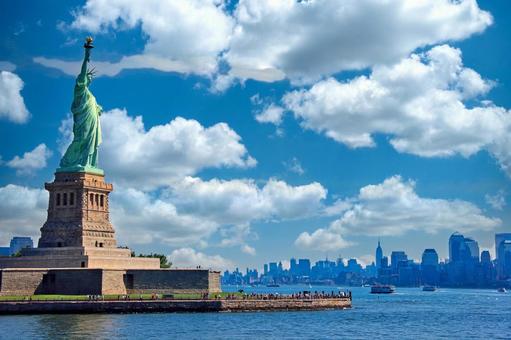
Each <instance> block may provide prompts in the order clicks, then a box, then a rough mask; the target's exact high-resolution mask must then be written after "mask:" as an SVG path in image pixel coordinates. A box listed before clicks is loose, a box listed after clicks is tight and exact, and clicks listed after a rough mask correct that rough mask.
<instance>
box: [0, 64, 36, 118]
mask: <svg viewBox="0 0 511 340" xmlns="http://www.w3.org/2000/svg"><path fill="white" fill-rule="evenodd" d="M23 85H24V83H23V80H21V78H20V77H19V76H18V75H17V74H15V73H12V72H9V71H0V118H5V119H7V120H10V121H12V122H14V123H25V122H26V121H27V120H28V118H29V117H30V112H28V110H27V107H26V106H25V101H24V100H23V97H22V96H21V90H22V89H23Z"/></svg>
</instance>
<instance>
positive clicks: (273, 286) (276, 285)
mask: <svg viewBox="0 0 511 340" xmlns="http://www.w3.org/2000/svg"><path fill="white" fill-rule="evenodd" d="M266 287H270V288H275V287H280V285H279V284H276V283H269V284H267V285H266Z"/></svg>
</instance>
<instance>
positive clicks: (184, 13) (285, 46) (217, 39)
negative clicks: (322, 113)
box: [34, 0, 493, 92]
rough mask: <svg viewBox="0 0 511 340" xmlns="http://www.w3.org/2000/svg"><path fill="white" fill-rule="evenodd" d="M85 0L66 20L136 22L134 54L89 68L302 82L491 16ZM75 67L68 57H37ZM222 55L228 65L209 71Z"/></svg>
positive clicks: (399, 53) (349, 5)
mask: <svg viewBox="0 0 511 340" xmlns="http://www.w3.org/2000/svg"><path fill="white" fill-rule="evenodd" d="M227 4H228V2H227V1H223V0H189V1H179V0H169V1H158V0H148V1H144V2H136V1H129V0H112V1H102V0H88V1H87V2H86V3H85V5H84V6H82V7H81V8H79V9H78V10H76V11H74V12H73V15H74V20H73V21H72V22H71V23H70V24H69V25H65V26H66V28H71V29H78V30H84V31H88V32H94V33H97V34H101V33H105V32H109V31H123V30H132V29H136V28H140V30H141V31H142V33H143V35H144V37H146V41H145V43H144V47H143V51H142V52H141V53H139V54H134V55H127V56H123V57H122V58H121V59H120V60H119V61H115V62H112V61H105V62H98V63H97V69H98V74H100V75H101V74H103V75H116V74H118V73H119V72H120V71H121V70H123V69H130V68H154V69H157V70H161V71H167V72H168V71H175V72H180V73H185V74H187V73H195V74H200V75H204V76H207V77H209V78H211V79H213V86H212V90H213V91H216V92H222V91H224V90H225V89H226V88H227V87H229V86H230V85H231V84H233V83H234V82H235V80H236V78H238V79H239V80H241V81H242V82H243V81H244V80H245V79H255V80H260V81H268V82H271V81H276V80H281V79H284V78H289V79H291V81H292V82H294V83H304V82H305V83H310V82H312V81H316V80H318V79H320V78H322V77H326V76H330V75H332V74H335V73H338V72H340V71H343V70H358V69H363V68H367V67H372V66H373V65H380V64H388V63H393V62H395V61H396V60H399V59H400V58H403V57H405V56H407V55H408V54H409V53H411V52H413V51H414V50H416V49H417V48H421V47H425V46H430V45H435V44H438V43H442V42H447V41H452V40H463V39H466V38H468V37H470V36H471V35H473V34H477V33H480V32H483V31H484V30H485V29H486V27H488V26H489V25H491V24H492V22H493V19H492V17H491V15H490V14H489V13H488V12H486V11H483V10H481V9H480V8H479V6H478V5H477V2H476V1H475V0H459V1H451V0H423V1H412V0H394V1H374V0H357V1H355V0H323V1H296V0H279V1H274V0H240V1H239V2H238V3H237V4H236V5H235V8H234V10H233V11H232V12H230V11H229V10H228V9H227V8H226V7H227ZM34 60H35V61H36V62H39V63H41V64H43V65H45V66H48V67H55V68H59V69H61V70H63V71H64V72H66V73H69V74H76V71H75V70H78V68H77V67H78V64H77V63H69V62H65V61H62V60H59V59H47V58H44V57H38V58H36V59H34ZM219 62H225V63H226V65H227V66H228V69H229V71H227V72H228V73H225V72H222V73H219V72H218V70H219V67H218V64H219Z"/></svg>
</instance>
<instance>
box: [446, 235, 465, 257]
mask: <svg viewBox="0 0 511 340" xmlns="http://www.w3.org/2000/svg"><path fill="white" fill-rule="evenodd" d="M464 243H465V237H463V235H461V234H460V233H458V232H455V233H454V234H452V235H451V237H449V262H458V261H461V247H462V246H463V244H464Z"/></svg>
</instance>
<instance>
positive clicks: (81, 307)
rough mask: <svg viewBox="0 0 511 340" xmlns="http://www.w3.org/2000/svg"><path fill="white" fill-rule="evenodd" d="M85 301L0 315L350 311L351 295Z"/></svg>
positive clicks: (15, 304)
mask: <svg viewBox="0 0 511 340" xmlns="http://www.w3.org/2000/svg"><path fill="white" fill-rule="evenodd" d="M88 298H89V299H87V300H79V299H74V300H71V299H69V300H67V299H60V300H30V299H28V298H27V299H24V300H17V301H0V315H7V314H67V313H151V312H153V313H154V312H165V313H172V312H252V311H300V310H307V311H311V310H326V309H347V308H351V294H350V295H335V296H317V297H313V296H308V297H305V296H298V295H289V296H287V295H286V296H278V295H246V296H242V297H240V296H235V295H232V296H231V295H227V296H223V297H220V298H210V297H207V298H200V299H174V298H166V299H164V298H160V297H156V298H153V299H133V298H125V297H118V298H117V299H112V298H110V299H104V298H102V297H88Z"/></svg>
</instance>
